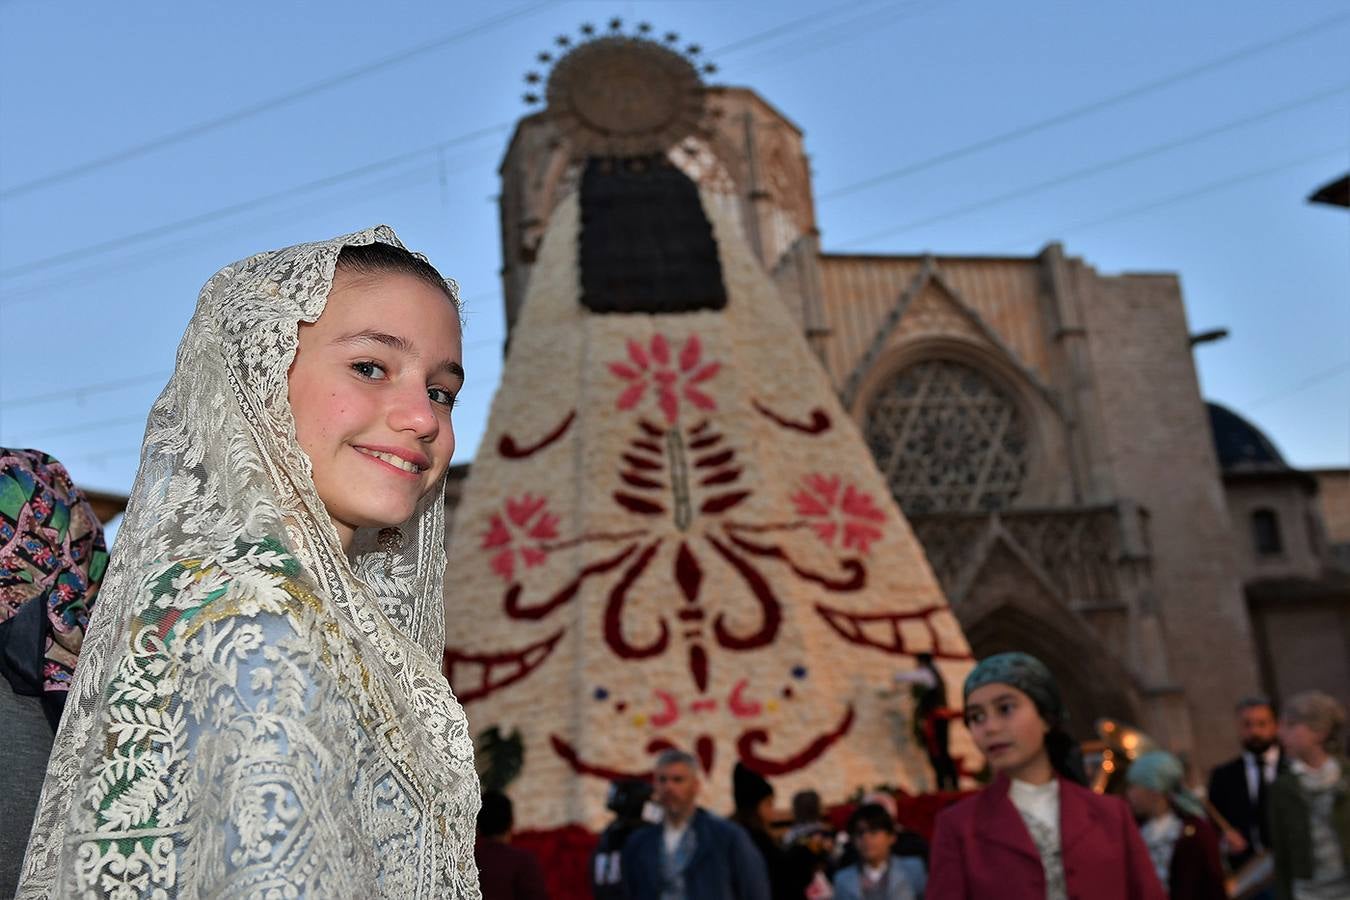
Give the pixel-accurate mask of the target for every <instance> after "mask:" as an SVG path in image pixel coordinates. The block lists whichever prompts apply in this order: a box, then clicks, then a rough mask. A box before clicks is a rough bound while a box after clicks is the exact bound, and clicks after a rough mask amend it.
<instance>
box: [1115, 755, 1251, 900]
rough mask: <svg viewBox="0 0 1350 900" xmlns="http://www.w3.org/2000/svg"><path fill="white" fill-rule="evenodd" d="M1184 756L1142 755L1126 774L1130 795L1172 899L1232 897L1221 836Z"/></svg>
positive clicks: (1127, 794) (1160, 877) (1221, 899)
mask: <svg viewBox="0 0 1350 900" xmlns="http://www.w3.org/2000/svg"><path fill="white" fill-rule="evenodd" d="M1184 777H1185V769H1184V768H1183V767H1182V765H1181V760H1179V759H1177V758H1176V757H1175V756H1173V755H1172V754H1170V753H1167V752H1166V751H1163V750H1153V751H1150V752H1148V753H1144V754H1142V755H1140V756H1139V757H1138V758H1137V759H1135V760H1133V761H1132V762H1131V763H1130V768H1129V770H1128V771H1127V772H1126V773H1125V783H1126V787H1125V799H1126V801H1127V802H1128V803H1129V804H1130V809H1131V810H1133V811H1134V817H1135V819H1136V820H1138V822H1139V830H1140V832H1141V833H1142V835H1143V838H1144V846H1145V847H1147V848H1148V855H1149V858H1150V859H1152V860H1153V870H1154V871H1155V872H1157V873H1158V880H1159V881H1161V882H1162V883H1163V884H1164V885H1166V886H1167V893H1168V896H1170V897H1171V898H1172V900H1226V898H1227V897H1228V892H1227V891H1226V890H1225V889H1224V883H1223V880H1224V879H1223V863H1222V862H1221V861H1220V860H1219V836H1218V835H1217V834H1216V833H1215V832H1214V829H1213V827H1211V826H1210V824H1209V822H1208V820H1207V819H1206V816H1205V808H1204V806H1203V805H1202V804H1201V803H1200V801H1199V800H1197V799H1196V798H1195V797H1193V796H1192V795H1191V794H1190V792H1189V791H1187V790H1186V788H1185V786H1184V784H1183V780H1184Z"/></svg>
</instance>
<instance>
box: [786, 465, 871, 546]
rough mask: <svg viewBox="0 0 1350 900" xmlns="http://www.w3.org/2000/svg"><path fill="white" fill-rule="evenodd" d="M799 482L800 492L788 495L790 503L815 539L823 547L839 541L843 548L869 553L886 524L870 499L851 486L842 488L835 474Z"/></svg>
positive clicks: (807, 477) (815, 476)
mask: <svg viewBox="0 0 1350 900" xmlns="http://www.w3.org/2000/svg"><path fill="white" fill-rule="evenodd" d="M803 482H804V484H805V487H804V489H803V490H800V491H798V492H797V493H795V494H793V495H792V503H793V505H794V506H796V507H797V514H798V515H802V516H806V517H807V520H808V522H809V524H810V526H811V530H812V531H814V532H815V533H816V536H817V537H819V538H820V539H821V540H822V541H824V542H825V545H826V546H827V547H833V546H834V543H835V541H836V540H839V541H840V542H841V544H842V546H843V547H845V548H848V549H854V550H857V551H858V552H859V553H864V554H865V553H868V552H870V550H871V547H872V542H873V541H877V540H880V539H881V528H880V525H881V523H883V522H885V521H886V513H885V512H884V511H883V510H881V509H880V508H879V507H878V506H877V505H876V503H874V502H873V500H872V498H871V497H870V496H868V495H867V494H864V493H863V492H862V491H860V490H858V489H857V488H855V487H854V486H853V485H851V484H850V485H842V484H841V481H840V478H839V476H838V475H829V476H827V475H820V474H814V475H808V476H806V478H804V479H803ZM841 486H842V487H843V490H842V491H841V490H840V487H841Z"/></svg>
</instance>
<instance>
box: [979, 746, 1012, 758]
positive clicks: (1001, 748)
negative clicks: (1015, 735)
mask: <svg viewBox="0 0 1350 900" xmlns="http://www.w3.org/2000/svg"><path fill="white" fill-rule="evenodd" d="M1011 746H1012V744H990V745H989V747H988V749H987V750H985V753H986V755H988V756H993V755H994V754H995V753H1002V752H1003V751H1004V750H1007V749H1008V748H1009V747H1011Z"/></svg>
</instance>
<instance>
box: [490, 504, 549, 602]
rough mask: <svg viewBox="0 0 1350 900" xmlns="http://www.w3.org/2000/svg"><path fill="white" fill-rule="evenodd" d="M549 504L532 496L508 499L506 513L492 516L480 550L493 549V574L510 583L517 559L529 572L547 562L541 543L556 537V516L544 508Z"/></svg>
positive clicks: (545, 552)
mask: <svg viewBox="0 0 1350 900" xmlns="http://www.w3.org/2000/svg"><path fill="white" fill-rule="evenodd" d="M547 506H548V501H547V500H545V499H544V498H543V497H536V496H534V495H533V494H524V495H522V496H521V497H518V498H516V499H514V500H513V499H510V498H508V499H507V501H506V504H505V507H506V508H505V510H504V511H503V512H499V513H493V514H492V520H491V522H490V523H489V524H488V530H487V533H486V534H484V535H483V543H482V548H483V549H484V550H496V551H497V552H496V553H494V554H492V559H491V565H492V571H494V572H496V573H497V574H498V575H500V576H501V577H502V580H503V581H510V580H511V579H512V578H513V577H514V576H515V572H516V560H517V557H519V559H520V562H521V563H523V564H524V566H525V568H527V569H532V568H534V567H535V566H537V565H540V564H542V563H543V562H544V561H545V560H547V559H548V548H547V547H546V546H544V544H543V543H542V542H543V541H550V540H553V539H555V538H557V536H558V517H557V516H555V515H553V514H552V513H550V512H549V511H548V509H547Z"/></svg>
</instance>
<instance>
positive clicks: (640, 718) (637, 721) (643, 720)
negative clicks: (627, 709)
mask: <svg viewBox="0 0 1350 900" xmlns="http://www.w3.org/2000/svg"><path fill="white" fill-rule="evenodd" d="M633 724H634V725H636V726H637V727H639V728H641V727H642V726H643V725H646V724H647V717H646V716H644V715H643V714H642V713H638V714H637V715H636V716H633Z"/></svg>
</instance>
